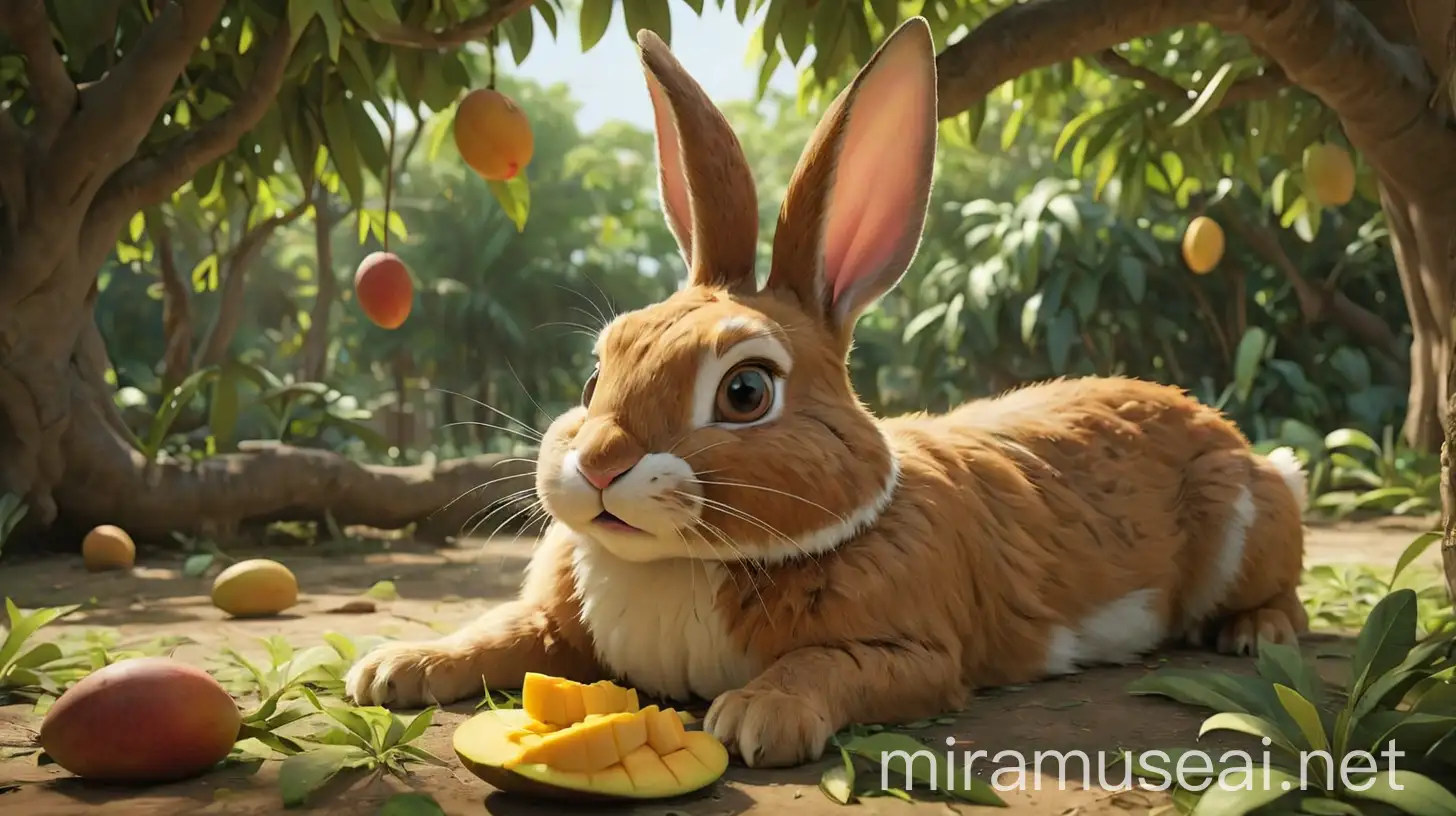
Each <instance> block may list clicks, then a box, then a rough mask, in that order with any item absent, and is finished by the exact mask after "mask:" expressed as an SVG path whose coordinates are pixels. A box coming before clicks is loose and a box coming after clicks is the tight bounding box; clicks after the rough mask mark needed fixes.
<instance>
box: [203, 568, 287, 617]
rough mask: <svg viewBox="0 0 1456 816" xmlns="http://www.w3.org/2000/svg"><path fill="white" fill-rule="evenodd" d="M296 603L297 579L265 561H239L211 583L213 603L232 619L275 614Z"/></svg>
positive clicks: (285, 569)
mask: <svg viewBox="0 0 1456 816" xmlns="http://www.w3.org/2000/svg"><path fill="white" fill-rule="evenodd" d="M296 603H298V579H297V578H295V577H294V575H293V573H292V572H290V571H289V569H288V568H287V567H285V566H283V565H282V564H280V563H278V562H277V561H272V560H269V559H267V558H251V559H248V560H247V561H239V562H238V563H236V564H233V565H232V566H231V567H228V568H227V569H225V570H223V571H222V572H220V573H218V575H217V578H215V579H213V582H212V604H213V606H216V607H217V608H218V609H221V610H222V611H224V612H226V613H228V614H229V615H232V616H233V617H235V618H258V617H268V616H270V615H276V614H278V613H279V612H282V611H283V610H285V609H288V608H289V607H291V606H293V605H294V604H296Z"/></svg>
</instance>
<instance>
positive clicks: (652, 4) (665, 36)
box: [622, 0, 672, 46]
mask: <svg viewBox="0 0 1456 816" xmlns="http://www.w3.org/2000/svg"><path fill="white" fill-rule="evenodd" d="M622 22H623V23H624V24H625V25H626V26H627V35H628V36H629V37H631V38H632V40H633V41H634V42H635V41H636V39H637V32H638V31H640V30H642V29H644V28H645V29H648V30H650V31H652V32H654V33H656V34H657V36H659V37H661V38H662V41H663V43H665V44H666V45H669V46H670V45H672V12H671V11H670V10H669V9H668V7H667V0H622Z"/></svg>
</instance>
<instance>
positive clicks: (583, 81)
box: [502, 3, 798, 132]
mask: <svg viewBox="0 0 1456 816" xmlns="http://www.w3.org/2000/svg"><path fill="white" fill-rule="evenodd" d="M717 6H718V4H717V3H704V4H703V16H702V17H699V16H697V15H696V14H693V13H692V11H691V10H690V9H688V8H686V7H685V6H682V5H681V4H676V3H675V4H673V7H672V42H671V46H672V50H673V54H674V55H676V56H677V58H678V61H679V62H681V63H682V64H683V66H684V67H685V68H687V70H688V73H690V74H692V75H693V78H694V79H696V80H697V81H698V82H699V83H700V84H701V85H702V86H703V90H705V91H707V93H708V96H709V97H710V98H711V99H712V100H713V101H714V102H718V103H720V104H721V103H724V102H728V101H733V100H741V99H751V98H753V95H754V91H755V90H756V86H757V84H758V66H757V65H749V64H748V63H747V62H746V61H745V55H746V54H747V53H748V42H749V38H750V37H751V36H752V35H753V29H754V25H753V24H754V23H755V22H756V21H755V18H754V17H752V16H751V17H749V23H750V25H747V26H745V25H741V24H739V22H738V18H737V17H736V16H734V13H733V4H731V3H730V4H728V7H727V8H723V9H720V8H718V7H717ZM533 13H534V12H533ZM558 19H559V21H560V22H559V25H558V27H557V37H556V40H555V41H554V42H553V41H552V39H551V36H550V32H549V30H548V29H547V28H546V26H545V24H544V23H542V21H541V18H540V16H539V15H538V16H537V17H536V37H535V42H534V44H533V45H532V46H531V53H530V55H529V56H527V57H526V61H525V63H523V64H522V65H521V66H520V67H519V68H513V69H512V70H513V72H514V73H517V74H519V75H521V76H525V77H529V78H530V79H533V80H536V81H538V82H542V83H545V84H553V83H557V82H564V83H566V85H567V86H568V87H570V88H571V91H572V96H573V97H575V98H576V100H577V101H579V102H580V103H581V106H582V107H581V112H580V113H579V114H578V115H577V125H578V126H579V127H580V128H581V129H582V130H583V131H586V132H590V131H592V130H595V129H596V128H597V127H598V126H600V125H601V124H602V123H603V122H607V121H609V120H612V119H624V120H626V121H628V122H631V123H633V124H635V125H638V126H639V127H643V128H650V127H651V126H652V102H651V100H649V99H648V96H647V86H646V84H645V82H644V80H643V78H642V67H641V63H640V62H639V61H638V58H637V44H636V42H635V41H634V39H633V37H631V36H629V35H628V34H627V30H626V22H625V20H624V19H623V15H622V10H621V7H620V6H617V7H616V8H615V9H614V11H613V15H612V22H611V23H610V24H609V25H608V26H607V33H606V34H605V35H604V36H603V37H602V39H601V41H600V42H598V43H597V44H596V46H595V47H593V48H592V49H591V50H590V51H588V52H587V53H585V54H583V53H581V35H580V34H579V33H578V31H577V26H576V12H575V11H574V10H573V11H571V12H570V13H568V14H563V15H559V16H558ZM502 51H506V52H507V53H508V51H507V50H506V49H504V48H502ZM509 62H510V60H509V58H507V64H509ZM770 86H771V87H774V88H779V89H782V90H784V91H787V92H789V93H794V92H795V91H796V90H797V87H798V82H797V79H796V76H795V73H794V70H793V68H792V67H791V66H787V65H781V66H780V67H779V70H778V71H777V72H775V74H774V77H773V79H772V80H771V81H770Z"/></svg>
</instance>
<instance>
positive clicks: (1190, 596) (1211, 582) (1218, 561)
mask: <svg viewBox="0 0 1456 816" xmlns="http://www.w3.org/2000/svg"><path fill="white" fill-rule="evenodd" d="M1257 515H1258V508H1257V507H1255V505H1254V494H1253V493H1252V492H1251V491H1250V490H1249V488H1248V486H1247V485H1245V486H1244V487H1241V488H1239V495H1238V497H1237V498H1235V499H1234V501H1233V504H1232V505H1230V506H1229V517H1228V521H1227V522H1225V523H1224V528H1223V538H1222V540H1221V541H1219V545H1218V552H1217V553H1216V554H1215V556H1214V560H1213V563H1212V564H1210V565H1209V574H1208V575H1205V576H1202V581H1200V582H1199V583H1198V584H1196V585H1194V586H1193V587H1191V588H1190V589H1189V591H1188V593H1187V595H1185V596H1184V597H1183V605H1182V606H1183V609H1182V612H1183V615H1182V617H1183V622H1184V624H1185V625H1186V626H1196V625H1197V624H1198V623H1200V622H1201V621H1203V620H1204V619H1205V618H1207V617H1208V616H1209V615H1210V614H1212V612H1213V611H1214V610H1215V609H1216V608H1217V607H1218V605H1219V604H1220V603H1222V602H1223V599H1224V596H1226V595H1227V594H1228V591H1229V589H1230V588H1231V587H1232V586H1233V585H1234V582H1235V581H1237V580H1238V579H1239V572H1240V571H1241V570H1242V569H1243V567H1244V550H1245V549H1246V547H1247V545H1248V542H1249V528H1250V527H1252V526H1253V525H1254V517H1255V516H1257Z"/></svg>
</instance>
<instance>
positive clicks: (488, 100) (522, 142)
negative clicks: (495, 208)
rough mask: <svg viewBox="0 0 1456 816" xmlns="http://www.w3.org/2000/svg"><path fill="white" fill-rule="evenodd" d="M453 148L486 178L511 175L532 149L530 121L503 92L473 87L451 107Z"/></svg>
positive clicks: (502, 178)
mask: <svg viewBox="0 0 1456 816" xmlns="http://www.w3.org/2000/svg"><path fill="white" fill-rule="evenodd" d="M454 131H455V147H456V149H457V150H459V151H460V157H461V158H462V159H464V160H465V163H466V164H467V165H469V166H470V169H472V170H474V171H475V172H476V173H478V174H479V175H480V177H481V178H483V179H486V180H487V181H509V180H510V179H513V178H515V177H516V176H517V175H518V174H519V173H520V172H521V171H522V170H524V169H526V165H528V164H530V163H531V156H532V155H533V154H534V153H535V151H536V137H535V136H534V135H533V134H532V133H531V121H530V120H529V119H527V118H526V114H525V112H524V111H522V110H521V108H520V106H518V105H517V104H516V103H515V100H513V99H511V98H510V97H509V96H506V95H505V94H503V93H501V92H499V91H496V90H493V89H490V88H477V89H475V90H473V91H471V92H470V93H468V94H466V95H465V97H464V98H463V99H461V100H460V104H459V106H458V107H456V109H455V124H454Z"/></svg>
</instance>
